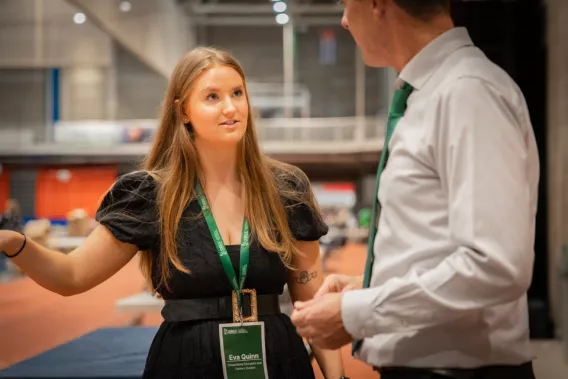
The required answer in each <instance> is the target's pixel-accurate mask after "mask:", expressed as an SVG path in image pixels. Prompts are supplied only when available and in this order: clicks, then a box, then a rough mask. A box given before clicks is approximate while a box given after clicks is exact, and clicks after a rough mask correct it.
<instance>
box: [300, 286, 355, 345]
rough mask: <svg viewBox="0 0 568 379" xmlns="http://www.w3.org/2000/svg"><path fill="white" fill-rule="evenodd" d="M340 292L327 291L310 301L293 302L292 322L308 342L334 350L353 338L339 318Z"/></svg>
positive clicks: (341, 295)
mask: <svg viewBox="0 0 568 379" xmlns="http://www.w3.org/2000/svg"><path fill="white" fill-rule="evenodd" d="M342 298H343V294H342V293H328V294H325V295H321V296H320V297H318V298H315V299H313V300H310V301H306V302H300V301H297V302H296V303H294V312H292V316H291V319H292V322H293V323H294V325H296V330H297V332H298V334H299V335H300V336H302V337H304V338H306V339H307V340H308V341H309V342H310V344H312V345H314V346H317V347H320V348H322V349H330V350H335V349H339V348H340V347H341V346H343V345H346V344H348V343H349V342H351V341H352V340H353V338H352V337H351V335H349V333H347V331H346V330H345V327H344V326H343V319H342V318H341V299H342Z"/></svg>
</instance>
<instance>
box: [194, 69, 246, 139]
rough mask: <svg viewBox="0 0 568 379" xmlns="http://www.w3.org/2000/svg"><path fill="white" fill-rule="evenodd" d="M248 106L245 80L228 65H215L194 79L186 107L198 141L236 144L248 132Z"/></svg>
mask: <svg viewBox="0 0 568 379" xmlns="http://www.w3.org/2000/svg"><path fill="white" fill-rule="evenodd" d="M248 113H249V106H248V101H247V97H246V94H245V87H244V83H243V79H242V78H241V76H240V75H239V73H238V72H237V71H235V69H233V68H231V67H229V66H214V67H212V68H210V69H208V70H207V71H205V72H203V73H202V74H201V75H200V76H199V77H198V78H197V79H196V81H195V83H194V85H193V88H192V91H191V93H190V95H189V100H188V102H187V106H186V108H185V115H186V117H187V118H186V119H185V120H184V122H189V123H191V127H192V129H193V133H194V136H195V139H196V141H198V140H201V141H202V142H208V143H214V144H219V145H227V144H236V143H238V142H239V141H240V140H241V139H242V138H243V136H244V135H245V132H246V129H247V120H248Z"/></svg>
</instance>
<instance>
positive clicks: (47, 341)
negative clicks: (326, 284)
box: [0, 244, 379, 379]
mask: <svg viewBox="0 0 568 379" xmlns="http://www.w3.org/2000/svg"><path fill="white" fill-rule="evenodd" d="M364 261H365V247H364V246H363V245H355V244H354V245H348V246H346V247H345V248H342V249H341V250H337V251H336V252H335V253H334V254H333V255H332V256H331V258H330V259H329V260H328V262H327V264H326V271H327V272H329V273H332V272H341V273H346V274H360V273H361V272H362V271H363V266H364ZM143 286H144V282H143V279H142V276H141V274H140V272H139V271H138V266H137V262H136V260H133V261H132V262H131V263H129V264H128V265H127V266H126V267H124V268H123V269H122V270H121V271H120V272H118V273H117V274H116V275H115V276H114V277H112V278H111V279H109V280H108V281H106V282H105V283H103V284H101V285H100V286H98V287H97V288H95V289H93V290H91V291H89V292H87V293H84V294H81V295H78V296H73V297H68V298H65V297H61V296H59V295H56V294H53V293H51V292H48V291H47V290H44V289H43V288H41V287H39V286H38V285H37V284H35V283H34V282H32V281H31V280H30V279H28V278H21V279H16V280H13V281H10V282H8V283H4V284H0V369H2V368H5V367H7V366H11V365H13V364H15V363H17V362H20V361H22V360H24V359H26V358H29V357H32V356H34V355H37V354H39V353H41V352H44V351H46V350H49V349H51V348H53V347H55V346H57V345H60V344H62V343H65V342H67V341H70V340H72V339H74V338H77V337H79V336H81V335H83V334H86V333H89V332H91V331H93V330H95V329H98V328H101V327H106V326H125V325H127V324H128V322H129V321H130V319H131V316H129V315H121V314H118V313H116V312H115V311H114V302H115V301H116V300H117V299H120V298H122V297H125V296H129V295H133V294H135V293H138V292H140V291H141V290H142V289H143ZM160 322H161V316H160V314H159V313H158V314H150V315H146V317H145V318H144V325H159V323H160ZM343 357H344V363H345V367H346V375H347V376H350V377H352V378H378V377H379V376H378V374H377V373H376V372H374V371H373V370H372V369H370V368H369V367H367V366H365V365H364V364H363V363H361V362H359V361H356V360H354V359H353V358H351V356H350V351H349V346H346V347H344V349H343ZM314 365H315V367H316V373H317V379H323V376H322V375H321V372H320V371H319V368H317V364H316V363H314Z"/></svg>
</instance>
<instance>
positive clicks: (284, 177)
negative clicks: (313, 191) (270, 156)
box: [269, 160, 311, 193]
mask: <svg viewBox="0 0 568 379" xmlns="http://www.w3.org/2000/svg"><path fill="white" fill-rule="evenodd" d="M269 167H270V170H271V172H272V175H273V176H274V179H275V181H276V185H277V187H278V189H279V190H280V191H281V192H284V193H285V192H287V191H294V192H298V191H299V192H305V191H309V190H310V187H311V185H310V180H309V179H308V176H307V175H306V173H305V172H304V171H303V170H302V169H301V168H300V167H298V166H295V165H292V164H289V163H285V162H280V161H276V160H271V161H270V162H269Z"/></svg>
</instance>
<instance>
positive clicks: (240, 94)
mask: <svg viewBox="0 0 568 379" xmlns="http://www.w3.org/2000/svg"><path fill="white" fill-rule="evenodd" d="M234 95H235V96H236V97H239V96H242V95H243V90H242V89H238V90H236V91H235V92H234Z"/></svg>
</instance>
